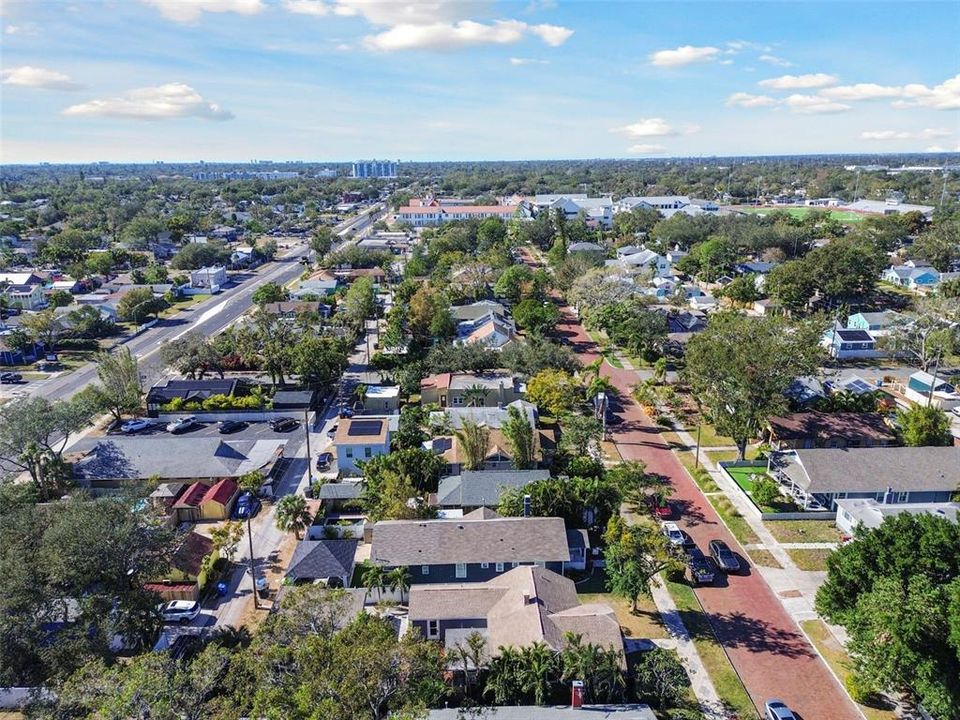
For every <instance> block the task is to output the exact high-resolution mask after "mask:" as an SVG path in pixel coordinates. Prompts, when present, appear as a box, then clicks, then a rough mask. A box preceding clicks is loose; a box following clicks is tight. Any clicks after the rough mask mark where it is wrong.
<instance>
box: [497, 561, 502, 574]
mask: <svg viewBox="0 0 960 720" xmlns="http://www.w3.org/2000/svg"><path fill="white" fill-rule="evenodd" d="M496 571H497V572H503V563H497V567H496Z"/></svg>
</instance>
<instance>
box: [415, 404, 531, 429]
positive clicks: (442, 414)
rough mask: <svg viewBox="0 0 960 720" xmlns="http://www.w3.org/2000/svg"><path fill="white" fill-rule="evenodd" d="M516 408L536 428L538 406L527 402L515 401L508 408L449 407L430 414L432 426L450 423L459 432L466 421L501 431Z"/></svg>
mask: <svg viewBox="0 0 960 720" xmlns="http://www.w3.org/2000/svg"><path fill="white" fill-rule="evenodd" d="M512 407H513V408H516V409H517V410H519V411H520V413H521V414H522V415H523V416H524V417H525V418H526V419H527V422H529V423H530V426H531V427H534V428H535V427H536V426H537V422H538V421H539V416H538V413H537V406H536V405H534V404H533V403H530V402H527V401H526V400H514V401H513V402H512V403H508V404H507V405H506V407H473V406H466V407H464V406H460V407H448V408H446V409H444V410H438V411H435V412H432V413H430V424H431V425H443V424H444V423H449V426H450V428H452V429H453V430H459V429H460V428H462V427H463V423H464V422H465V421H470V422H473V423H476V424H477V425H486V426H487V427H488V428H493V429H496V430H499V429H500V428H501V427H503V423H505V422H506V421H507V419H508V418H509V417H510V408H512Z"/></svg>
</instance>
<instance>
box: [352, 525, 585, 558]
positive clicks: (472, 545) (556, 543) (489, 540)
mask: <svg viewBox="0 0 960 720" xmlns="http://www.w3.org/2000/svg"><path fill="white" fill-rule="evenodd" d="M370 558H371V560H373V562H375V563H379V564H381V565H387V566H389V567H395V566H398V565H451V564H454V563H480V562H569V561H570V550H569V548H568V547H567V532H566V528H565V527H564V524H563V519H562V518H541V517H531V518H492V519H489V520H472V519H467V518H460V519H458V520H386V521H382V522H378V523H377V524H375V525H374V526H373V543H372V547H371V550H370Z"/></svg>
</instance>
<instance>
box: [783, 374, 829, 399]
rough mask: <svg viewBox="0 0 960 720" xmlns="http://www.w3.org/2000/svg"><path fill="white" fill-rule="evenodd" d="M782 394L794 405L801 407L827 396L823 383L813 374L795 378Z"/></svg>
mask: <svg viewBox="0 0 960 720" xmlns="http://www.w3.org/2000/svg"><path fill="white" fill-rule="evenodd" d="M783 394H784V395H785V396H786V397H787V399H788V400H790V401H791V403H792V404H793V405H794V406H796V407H803V406H805V405H808V404H809V403H812V402H816V401H817V400H819V399H821V398H825V397H826V396H827V393H826V389H825V388H824V386H823V383H822V382H820V380H819V378H815V377H813V376H805V377H798V378H795V379H794V380H793V381H792V382H791V383H790V386H789V387H788V388H787V389H786V391H785V392H784V393H783Z"/></svg>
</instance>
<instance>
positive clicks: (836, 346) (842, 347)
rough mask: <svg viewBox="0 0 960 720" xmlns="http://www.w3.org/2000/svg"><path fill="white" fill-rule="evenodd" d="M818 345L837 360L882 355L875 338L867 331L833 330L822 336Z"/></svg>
mask: <svg viewBox="0 0 960 720" xmlns="http://www.w3.org/2000/svg"><path fill="white" fill-rule="evenodd" d="M820 344H821V345H823V346H824V347H825V348H827V352H829V353H830V355H831V356H832V357H835V358H837V359H838V360H847V359H851V358H872V357H878V356H880V355H882V354H883V351H881V350H878V349H877V340H876V338H875V337H874V336H873V335H872V334H871V333H870V332H869V331H868V330H847V329H845V328H833V329H831V330H827V331H826V332H825V333H824V334H823V340H821V342H820Z"/></svg>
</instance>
